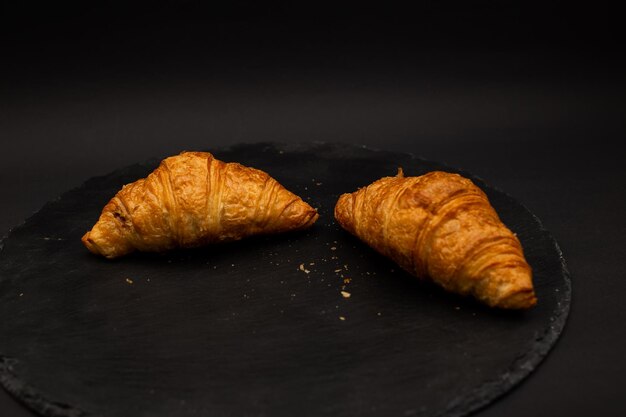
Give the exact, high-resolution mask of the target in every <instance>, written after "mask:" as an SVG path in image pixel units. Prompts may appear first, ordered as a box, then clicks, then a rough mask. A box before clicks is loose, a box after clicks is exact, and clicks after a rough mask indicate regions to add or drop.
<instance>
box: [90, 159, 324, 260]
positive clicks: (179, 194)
mask: <svg viewBox="0 0 626 417" xmlns="http://www.w3.org/2000/svg"><path fill="white" fill-rule="evenodd" d="M317 218H318V214H317V211H316V210H315V209H314V208H312V207H311V206H310V205H308V204H307V203H306V202H304V201H302V199H301V198H300V197H298V196H297V195H295V194H293V193H291V192H289V191H288V190H286V189H285V188H284V187H283V186H282V185H280V184H279V183H278V182H277V181H276V180H275V179H273V178H272V177H270V176H269V175H268V174H266V173H265V172H263V171H260V170H258V169H255V168H249V167H245V166H243V165H240V164H238V163H224V162H222V161H219V160H217V159H215V158H214V157H213V155H211V154H210V153H208V152H183V153H181V154H180V155H177V156H172V157H169V158H166V159H165V160H163V161H162V162H161V164H160V165H159V167H158V168H157V169H156V170H154V171H153V172H152V173H151V174H150V175H148V176H147V177H146V178H143V179H140V180H137V181H135V182H133V183H132V184H127V185H125V186H124V187H123V188H122V189H121V190H120V191H119V192H118V193H117V194H116V195H115V197H113V198H112V199H111V201H109V203H108V204H107V205H106V206H105V207H104V209H103V210H102V214H101V215H100V219H99V220H98V222H97V223H96V224H95V225H94V227H93V228H92V229H91V231H89V232H87V233H85V235H84V236H83V238H82V241H83V243H84V244H85V246H86V247H87V249H89V250H90V251H91V252H93V253H95V254H99V255H103V256H105V257H107V258H116V257H119V256H123V255H125V254H128V253H130V252H133V251H135V250H139V251H144V252H163V251H166V250H169V249H173V248H189V247H197V246H202V245H205V244H210V243H217V242H224V241H232V240H239V239H242V238H244V237H247V236H251V235H256V234H272V233H281V232H286V231H291V230H298V229H304V228H307V227H309V226H311V225H312V224H313V223H315V221H316V220H317Z"/></svg>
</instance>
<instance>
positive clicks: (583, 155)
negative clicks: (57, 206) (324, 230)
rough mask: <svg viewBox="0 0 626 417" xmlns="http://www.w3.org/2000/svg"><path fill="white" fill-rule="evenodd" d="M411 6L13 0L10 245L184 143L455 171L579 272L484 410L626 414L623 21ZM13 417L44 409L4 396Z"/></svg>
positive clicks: (3, 115) (597, 8) (9, 33)
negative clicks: (37, 218) (515, 203)
mask: <svg viewBox="0 0 626 417" xmlns="http://www.w3.org/2000/svg"><path fill="white" fill-rule="evenodd" d="M416 4H417V7H416V8H414V9H413V10H412V9H410V8H409V7H407V6H406V5H401V4H398V3H394V2H385V3H384V5H383V4H382V3H381V4H378V3H365V2H358V3H357V2H352V3H338V2H336V3H331V2H327V3H325V2H307V3H304V4H298V5H291V4H288V3H283V4H281V3H276V2H274V3H267V2H249V3H248V2H240V1H239V2H238V1H235V2H228V3H226V4H222V5H203V4H201V3H200V2H192V1H186V2H168V1H154V2H132V3H126V2H121V1H112V2H103V1H93V2H64V4H63V5H59V4H54V5H40V4H37V3H36V2H32V1H26V2H20V3H19V4H10V5H6V4H5V5H3V6H2V7H3V9H2V13H1V15H0V19H1V21H0V33H1V40H0V42H1V43H0V47H1V49H0V79H1V80H2V81H1V84H0V145H1V147H0V189H1V190H2V198H0V214H1V215H0V234H5V233H7V232H8V231H9V229H10V228H11V227H13V226H15V225H17V224H19V223H20V222H21V221H23V220H24V219H25V218H26V217H28V216H29V215H30V214H31V213H32V212H33V211H35V210H37V209H39V208H40V207H41V206H42V205H43V204H44V203H45V202H46V201H48V200H50V199H52V198H54V197H56V196H57V195H59V194H60V193H62V192H64V191H66V190H67V189H69V188H72V187H75V186H78V185H79V184H81V183H82V182H83V181H84V180H85V179H87V178H88V177H91V176H94V175H101V174H105V173H107V172H109V171H112V170H114V169H116V168H118V167H120V166H124V165H129V164H132V163H135V162H137V161H143V160H145V159H147V158H149V157H153V156H163V155H167V154H172V153H178V152H179V151H181V150H192V149H208V150H210V149H211V148H217V147H223V146H226V145H228V144H234V143H239V142H257V141H272V140H276V141H282V142H310V141H315V140H318V141H330V142H347V143H358V144H363V145H368V146H371V147H374V148H381V149H388V150H394V151H403V152H411V153H414V154H416V155H419V156H422V157H425V158H427V159H432V160H438V161H442V162H446V163H448V164H451V165H453V166H455V167H458V168H461V169H465V170H468V171H470V172H472V173H473V174H475V175H478V176H479V177H482V178H483V179H484V180H485V181H487V182H488V183H489V184H491V185H494V186H496V187H499V188H501V189H503V190H504V191H506V192H507V193H509V194H511V195H512V196H514V197H515V198H517V199H518V200H519V201H521V202H523V203H524V204H525V205H526V206H527V207H528V208H529V209H530V210H531V211H533V212H534V213H535V214H537V215H538V216H539V217H540V218H541V219H542V220H543V222H544V224H545V226H546V228H548V230H550V231H551V232H552V233H553V234H554V236H555V237H556V239H557V240H558V241H559V243H560V244H561V247H562V249H563V252H564V255H565V257H566V260H567V262H568V265H569V268H570V271H571V274H572V280H573V289H574V294H573V304H572V311H571V315H570V319H569V322H568V324H567V326H566V329H565V332H564V334H563V336H562V339H561V340H560V342H559V343H558V344H557V346H556V348H555V349H554V350H553V352H552V353H551V355H550V356H549V357H548V358H547V360H546V361H545V362H544V363H543V364H542V365H541V366H540V367H539V369H538V370H537V371H536V372H535V373H533V374H532V375H531V377H530V378H529V379H528V380H527V381H525V382H524V383H523V384H521V386H519V387H518V388H517V389H515V390H514V391H513V392H511V393H510V394H509V395H507V396H506V397H505V398H503V399H501V400H500V401H498V402H496V403H495V404H493V405H492V406H490V407H488V408H486V409H484V410H483V411H481V412H480V413H478V414H479V415H481V416H499V415H508V416H526V415H538V416H554V415H567V416H587V415H592V414H593V415H605V416H606V415H616V416H617V415H623V414H624V413H626V400H624V398H623V386H624V384H625V383H626V377H625V376H624V375H625V373H626V360H624V359H623V355H622V352H623V351H624V350H625V349H626V336H625V332H624V324H623V323H624V319H626V308H624V307H623V304H624V303H623V301H622V300H623V299H624V295H623V294H625V293H626V280H624V268H623V266H622V258H623V257H624V249H623V247H622V246H621V244H620V240H621V238H622V236H623V235H624V232H626V230H625V229H626V227H625V222H624V220H623V213H624V212H626V196H625V193H624V185H623V184H624V180H626V168H624V166H623V160H624V158H623V156H622V153H620V148H618V146H619V145H620V142H621V141H622V140H623V139H624V138H625V133H626V129H625V126H624V124H625V123H624V120H625V118H624V116H625V115H626V112H625V110H626V105H625V101H624V100H625V99H626V94H625V93H626V84H625V81H626V80H625V77H624V74H625V73H624V70H625V66H624V65H623V62H622V59H623V55H624V53H623V46H622V45H620V43H619V41H618V39H619V35H620V33H619V32H620V31H619V25H620V22H619V15H618V13H617V11H616V10H613V9H611V8H610V7H608V6H606V5H604V4H602V3H593V4H591V3H589V4H583V5H579V6H574V5H572V4H567V3H565V2H549V1H548V2H541V3H539V2H537V3H533V2H512V1H505V2H495V1H493V2H489V1H479V2H475V3H473V4H469V3H468V4H466V3H461V2H452V1H439V2H435V1H429V2H418V3H416ZM0 319H1V320H10V318H6V317H2V318H0ZM0 414H1V415H2V416H7V417H18V416H30V415H32V413H31V412H30V411H28V410H26V409H24V408H22V407H21V406H20V405H19V404H18V403H16V402H15V401H14V400H13V399H11V398H10V397H9V396H8V394H6V393H4V392H3V391H0Z"/></svg>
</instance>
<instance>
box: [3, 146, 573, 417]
mask: <svg viewBox="0 0 626 417" xmlns="http://www.w3.org/2000/svg"><path fill="white" fill-rule="evenodd" d="M263 145H265V146H269V147H274V148H276V149H280V150H284V151H304V150H311V149H312V148H314V147H315V146H329V145H330V146H334V147H335V148H342V149H345V150H348V149H354V148H355V147H356V148H360V149H362V150H364V151H369V152H385V153H395V154H397V155H398V156H400V155H402V156H404V157H409V158H410V159H411V160H420V161H427V162H434V161H429V160H427V159H425V158H422V157H418V156H416V155H414V154H412V153H409V152H390V151H386V150H383V149H379V148H373V147H369V146H366V145H348V144H345V143H330V142H324V141H314V142H308V143H305V142H303V143H289V144H287V143H282V142H280V141H276V142H241V143H238V144H235V145H231V146H228V147H216V148H211V150H210V151H211V152H215V153H219V152H228V151H231V150H233V149H236V148H241V147H246V146H263ZM164 157H165V156H162V157H152V158H149V159H146V160H145V161H144V162H141V163H136V164H132V165H129V166H127V167H122V168H119V169H116V170H114V171H112V172H110V173H108V174H105V175H99V176H94V177H91V178H89V179H87V180H86V181H85V182H83V183H82V184H81V185H79V186H77V187H75V188H72V189H70V190H68V191H66V192H64V193H63V194H61V195H60V196H59V197H57V198H55V199H53V200H51V201H49V202H47V203H46V204H44V205H43V206H42V207H41V208H40V209H39V210H37V211H35V212H34V213H32V214H31V215H30V216H28V217H27V218H26V219H25V220H24V221H23V222H21V223H20V224H19V225H17V226H15V227H13V228H11V229H9V231H8V232H7V233H6V234H5V235H4V236H3V237H2V238H1V239H0V255H1V254H2V249H3V248H4V241H5V240H6V239H8V238H9V237H10V236H11V234H12V233H13V232H14V231H15V230H17V229H19V228H20V227H22V226H23V225H25V224H26V223H27V222H28V221H29V220H30V219H31V218H32V217H34V216H36V215H37V214H38V213H39V212H40V211H42V210H43V209H44V208H46V207H48V206H50V205H53V204H55V203H57V202H59V201H60V200H61V199H62V198H63V197H64V196H65V195H67V194H70V193H72V192H76V191H78V190H80V189H82V188H84V187H86V186H87V185H88V184H89V183H90V182H91V181H93V180H97V179H99V178H105V177H107V176H110V175H113V174H114V173H115V174H119V172H120V171H125V170H130V169H132V168H133V167H136V166H147V165H149V164H155V163H157V162H158V161H160V160H161V159H163V158H164ZM437 164H439V165H441V166H444V167H449V168H450V171H452V172H457V173H459V174H461V175H463V176H466V177H468V178H470V179H472V181H474V182H475V183H477V185H479V186H480V187H481V188H484V187H485V186H486V183H485V181H484V180H482V178H480V177H478V176H475V175H473V174H470V173H468V172H466V171H464V170H462V169H457V168H454V167H451V166H449V165H448V164H447V163H445V162H441V161H437ZM488 188H490V189H491V190H494V191H496V192H498V193H500V194H501V195H502V196H504V197H505V198H507V199H509V200H512V201H514V202H515V203H516V204H517V205H519V206H521V208H522V209H523V210H524V211H525V212H526V213H527V214H528V215H530V217H531V218H532V219H533V221H534V222H535V223H536V224H537V226H538V227H539V229H540V231H541V232H542V233H544V235H545V237H546V238H548V239H549V240H550V241H551V243H552V245H553V247H554V249H555V251H556V253H557V254H558V255H559V259H560V263H561V272H562V274H563V278H564V279H565V291H564V292H563V293H561V294H560V297H561V298H560V300H561V306H562V307H561V309H560V310H557V311H555V313H554V315H553V316H552V317H553V319H554V320H553V321H552V323H553V324H552V325H551V326H548V327H547V328H546V331H545V333H544V334H543V335H540V336H539V337H538V338H537V339H536V340H535V342H534V343H533V348H532V349H530V350H529V351H527V353H526V354H524V355H523V356H521V357H518V358H516V359H515V360H514V361H513V362H512V363H511V365H510V366H509V367H508V371H507V372H506V373H505V374H504V375H503V376H502V377H501V378H498V379H496V380H492V381H488V382H486V383H484V384H483V385H482V386H480V387H478V388H476V389H475V390H474V391H472V393H471V394H470V395H464V396H462V397H458V398H455V399H452V400H451V401H450V403H449V405H448V407H447V409H446V410H445V411H444V412H443V413H442V414H440V415H441V416H445V417H461V416H467V415H469V414H473V413H475V412H477V411H479V410H480V409H481V408H483V407H485V406H487V405H488V404H490V403H492V402H493V401H495V400H497V399H498V398H500V397H502V396H503V395H505V394H507V393H509V392H510V391H511V390H512V389H513V388H514V387H515V386H516V385H518V384H519V383H520V382H522V381H523V380H524V379H526V378H527V377H528V376H529V375H530V374H531V373H532V371H534V370H535V369H536V367H537V366H538V365H539V364H540V363H541V362H542V361H543V360H544V359H545V357H546V356H547V355H548V353H549V352H550V350H551V349H552V348H553V347H554V345H555V344H556V342H557V340H558V339H559V337H560V335H561V333H562V331H563V329H564V327H565V323H566V321H567V317H568V315H569V310H570V304H571V291H572V284H571V276H570V273H569V270H568V268H567V265H566V262H565V259H564V257H563V252H562V250H561V248H560V247H559V245H558V243H557V241H556V239H555V238H554V237H553V236H552V234H551V233H550V232H549V231H548V230H546V228H545V227H544V225H543V223H542V222H541V220H540V219H539V218H538V217H537V216H535V215H534V214H533V213H532V212H531V211H530V210H529V209H528V208H527V207H526V206H525V205H523V204H522V203H520V202H519V201H517V200H515V199H514V198H513V197H512V196H510V195H509V194H508V193H506V192H504V191H502V190H501V189H499V188H497V187H494V186H491V185H490V186H488ZM0 279H1V277H0ZM15 362H16V360H15V359H12V358H9V357H7V356H3V355H2V352H0V385H2V386H3V387H4V389H5V390H6V391H7V392H8V393H9V394H11V395H12V396H13V397H14V398H16V399H17V400H18V401H19V402H21V403H22V404H24V405H25V406H27V407H28V408H30V409H31V410H33V411H35V412H37V413H39V414H41V415H42V416H44V417H83V416H89V415H91V414H90V413H88V412H86V411H84V410H81V409H79V408H76V407H73V406H71V405H68V404H64V403H60V402H57V401H53V400H50V399H48V398H46V397H45V396H44V395H42V394H41V393H40V392H38V391H37V389H36V388H34V387H32V386H30V385H29V384H27V383H25V382H23V381H21V380H20V378H19V376H18V375H16V374H15V372H14V371H13V367H12V364H14V363H15Z"/></svg>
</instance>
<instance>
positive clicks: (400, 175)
mask: <svg viewBox="0 0 626 417" xmlns="http://www.w3.org/2000/svg"><path fill="white" fill-rule="evenodd" d="M396 177H397V178H404V171H403V170H402V167H398V173H397V174H396Z"/></svg>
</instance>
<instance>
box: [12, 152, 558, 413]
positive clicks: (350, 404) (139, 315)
mask: <svg viewBox="0 0 626 417" xmlns="http://www.w3.org/2000/svg"><path fill="white" fill-rule="evenodd" d="M212 151H213V152H214V154H215V155H216V156H217V157H218V158H220V159H222V160H225V161H238V162H241V163H243V164H245V165H250V166H254V167H257V168H260V169H263V170H265V171H267V172H268V173H270V175H272V176H273V177H274V178H276V179H277V180H278V181H280V182H281V183H282V184H283V185H284V186H285V187H287V188H288V189H290V190H292V191H294V192H295V193H297V194H299V195H301V196H302V197H303V198H305V199H306V200H307V201H309V202H310V203H311V204H312V205H313V206H314V207H316V208H318V209H319V213H320V219H319V221H318V222H317V223H316V225H315V226H314V227H313V228H312V229H309V230H308V231H305V232H300V233H292V234H286V235H281V236H271V237H258V238H252V239H248V240H246V241H242V242H237V243H230V244H224V245H221V246H212V247H205V248H201V249H196V250H185V251H176V252H171V253H167V254H162V255H158V254H136V255H132V256H128V257H126V258H123V259H120V260H116V261H107V260H104V259H102V258H99V257H96V256H93V255H91V254H90V253H88V252H87V250H86V249H85V248H84V247H83V246H82V244H81V242H80V237H81V236H82V234H83V233H84V232H85V231H86V230H88V229H90V228H91V226H92V225H93V223H94V222H95V221H96V220H97V218H98V216H99V214H100V211H101V209H102V207H103V206H104V204H105V203H106V202H107V201H108V200H109V199H110V198H111V197H112V196H113V195H114V194H115V193H116V192H117V191H118V190H119V189H120V187H121V186H122V185H123V184H125V183H128V182H132V181H135V180H136V179H138V178H141V177H144V176H146V175H147V174H148V173H149V172H151V171H152V170H153V169H154V168H155V167H156V166H157V164H158V160H152V161H149V162H146V163H143V164H139V165H134V166H131V167H128V168H124V169H120V170H118V171H115V172H113V173H111V174H110V175H107V176H104V177H98V178H93V179H90V180H89V181H87V182H86V183H85V184H84V185H82V186H81V187H79V188H77V189H75V190H72V191H69V192H68V193H66V194H64V195H63V196H61V197H60V198H58V199H57V200H55V201H53V202H50V203H49V204H47V205H46V206H44V207H43V208H42V209H41V210H40V211H39V212H38V213H37V214H35V215H34V216H32V217H31V218H30V219H28V220H27V221H26V222H25V223H24V224H23V225H21V226H19V227H17V228H16V229H15V230H13V231H12V232H11V233H10V235H9V236H8V237H7V238H6V239H5V240H4V242H3V249H2V252H0V317H1V318H2V320H0V354H1V355H2V356H0V381H1V382H2V384H3V386H4V387H5V388H6V389H7V390H8V391H9V392H11V393H12V394H13V395H14V396H16V397H17V398H18V399H20V400H21V401H23V402H24V403H25V404H26V405H27V406H29V407H30V408H32V409H33V410H36V411H37V412H39V413H41V414H43V415H46V416H83V415H93V416H107V417H117V416H157V417H160V416H163V417H166V416H167V417H178V416H180V417H186V416H240V417H243V416H268V417H275V416H276V417H277V416H288V417H293V416H316V417H319V416H337V417H338V416H385V417H386V416H402V417H404V416H461V415H466V414H468V413H470V412H472V411H474V410H476V409H478V408H480V407H482V406H485V405H486V404H488V403H489V402H491V401H493V400H494V399H496V398H497V397H498V396H500V395H502V394H503V393H505V392H506V391H508V390H510V389H511V388H513V386H514V385H515V384H517V383H519V382H520V381H521V380H522V379H523V378H524V377H526V376H527V375H528V374H529V373H530V372H531V371H532V370H533V369H534V368H535V367H536V366H537V365H538V364H539V362H540V361H541V360H542V358H543V357H544V356H545V355H546V354H547V353H548V351H549V349H550V347H551V346H552V345H553V344H554V343H555V341H556V339H557V337H558V335H559V333H560V332H561V330H562V329H563V325H564V323H565V319H566V317H567V312H568V307H569V301H570V281H569V277H568V273H567V270H566V268H565V264H564V261H563V258H562V256H561V252H560V250H559V248H558V246H557V244H556V242H555V241H554V239H553V238H552V237H551V236H550V234H549V233H548V232H547V231H546V230H545V229H544V228H543V227H542V225H541V223H540V222H539V220H538V219H537V218H536V217H535V216H533V215H532V214H531V213H530V212H529V211H528V210H527V209H526V208H524V207H523V206H522V205H520V204H519V203H518V202H516V201H515V200H514V199H512V198H511V197H509V196H507V195H506V194H504V193H503V192H501V191H498V190H495V189H493V188H491V187H489V186H488V185H487V184H485V183H484V182H482V181H481V180H479V179H477V178H474V177H471V176H470V175H468V174H467V173H463V175H466V176H469V177H470V178H472V179H473V180H474V181H475V182H476V183H477V185H479V186H480V187H481V188H483V189H484V190H485V191H486V192H487V194H488V195H489V198H490V200H491V202H492V204H493V205H494V207H495V208H496V210H497V211H498V212H499V214H500V215H501V218H502V220H503V221H504V222H505V224H507V225H508V226H509V227H510V228H511V229H512V230H513V231H514V232H516V233H517V234H518V236H519V238H520V240H521V242H522V244H523V246H524V248H525V253H526V256H527V258H528V261H529V263H530V264H531V266H532V267H533V269H534V280H535V285H536V290H537V294H538V299H539V302H538V305H537V306H536V307H535V308H533V309H532V310H530V311H526V312H506V311H498V310H492V309H489V308H486V307H483V306H481V305H479V304H478V303H476V302H474V301H473V300H471V299H465V298H461V297H458V296H455V295H451V294H447V293H444V292H443V291H441V290H439V289H438V288H437V287H435V286H434V285H430V284H427V283H423V282H419V281H418V280H417V279H415V278H412V277H411V276H409V275H408V274H406V273H404V272H402V271H400V270H399V269H398V268H397V267H396V266H395V265H394V264H393V263H392V262H391V261H388V260H387V259H385V258H383V257H381V256H379V255H377V254H376V253H375V252H374V251H373V250H372V249H370V248H368V247H367V246H365V245H364V244H362V243H361V242H360V241H358V240H357V239H356V238H354V237H352V236H351V235H349V234H348V233H347V232H344V231H343V230H342V229H341V228H340V227H339V226H338V225H337V224H336V223H335V221H334V219H333V214H332V213H333V208H334V204H335V201H336V199H337V197H338V196H339V195H340V194H341V193H343V192H348V191H354V190H356V189H357V188H358V187H360V186H363V185H366V184H369V183H370V182H372V181H374V180H376V179H378V178H380V177H382V176H389V175H395V173H396V171H397V168H398V167H399V166H401V167H403V168H404V171H405V173H406V175H420V174H423V173H425V172H427V171H431V170H435V169H439V170H447V171H456V170H454V169H453V168H450V167H447V166H444V165H442V164H438V163H434V162H428V161H424V160H421V159H417V158H414V157H412V156H410V155H407V154H397V153H390V152H383V151H373V150H369V149H365V148H359V147H351V146H347V145H332V144H324V143H320V144H314V145H299V146H289V145H278V144H246V145H240V146H236V147H233V148H230V149H223V150H212ZM342 290H344V291H347V292H349V293H350V294H351V297H349V298H344V297H343V296H342V294H341V291H342Z"/></svg>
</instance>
